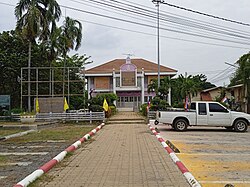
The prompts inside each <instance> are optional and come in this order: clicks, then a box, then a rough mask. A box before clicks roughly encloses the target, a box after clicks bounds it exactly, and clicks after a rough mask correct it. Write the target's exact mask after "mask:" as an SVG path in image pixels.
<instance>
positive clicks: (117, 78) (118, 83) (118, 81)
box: [115, 77, 120, 87]
mask: <svg viewBox="0 0 250 187" xmlns="http://www.w3.org/2000/svg"><path fill="white" fill-rule="evenodd" d="M115 80H116V87H120V77H116V78H115Z"/></svg>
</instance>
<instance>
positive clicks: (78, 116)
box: [10, 112, 105, 123]
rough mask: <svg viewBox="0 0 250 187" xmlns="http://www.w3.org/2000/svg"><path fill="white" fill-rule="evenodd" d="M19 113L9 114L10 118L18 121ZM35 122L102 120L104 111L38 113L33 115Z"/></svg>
mask: <svg viewBox="0 0 250 187" xmlns="http://www.w3.org/2000/svg"><path fill="white" fill-rule="evenodd" d="M20 118H21V117H20V114H11V116H10V119H11V120H13V121H20ZM35 118H36V122H43V121H76V122H78V121H89V122H90V123H92V122H93V121H104V120H105V113H104V112H76V113H38V114H36V115H35Z"/></svg>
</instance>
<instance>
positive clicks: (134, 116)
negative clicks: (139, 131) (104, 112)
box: [107, 112, 146, 125]
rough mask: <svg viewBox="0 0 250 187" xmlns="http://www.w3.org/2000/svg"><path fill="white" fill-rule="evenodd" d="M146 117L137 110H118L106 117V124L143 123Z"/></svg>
mask: <svg viewBox="0 0 250 187" xmlns="http://www.w3.org/2000/svg"><path fill="white" fill-rule="evenodd" d="M145 123H146V118H144V117H143V116H141V115H140V114H139V113H137V112H118V113H117V114H116V115H114V116H112V117H111V118H109V119H108V122H107V124H116V125H117V124H121V125H122V124H145Z"/></svg>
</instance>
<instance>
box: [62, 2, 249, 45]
mask: <svg viewBox="0 0 250 187" xmlns="http://www.w3.org/2000/svg"><path fill="white" fill-rule="evenodd" d="M61 7H64V8H67V9H70V10H74V11H78V12H83V13H87V14H91V15H95V16H98V17H102V18H108V19H113V20H116V21H121V22H126V23H130V24H135V25H140V26H144V27H150V28H157V27H156V26H153V25H149V24H145V23H139V22H136V21H131V20H127V19H122V18H117V17H113V16H108V15H104V14H100V13H95V12H91V11H86V10H82V9H79V8H75V7H70V6H66V5H61ZM160 29H161V30H166V31H170V32H176V33H179V34H185V35H190V36H197V37H201V38H207V39H213V40H220V41H225V42H233V43H238V44H243V45H250V43H248V42H240V41H234V40H228V39H222V38H218V37H211V36H206V35H201V34H194V33H189V32H185V31H180V30H174V29H167V28H163V27H160Z"/></svg>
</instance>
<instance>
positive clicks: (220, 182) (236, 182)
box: [199, 181, 250, 184]
mask: <svg viewBox="0 0 250 187" xmlns="http://www.w3.org/2000/svg"><path fill="white" fill-rule="evenodd" d="M199 182H200V183H203V184H206V183H208V184H216V183H218V184H224V183H225V184H250V181H199Z"/></svg>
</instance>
